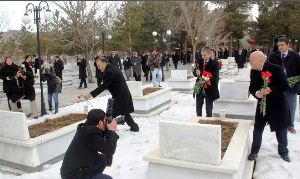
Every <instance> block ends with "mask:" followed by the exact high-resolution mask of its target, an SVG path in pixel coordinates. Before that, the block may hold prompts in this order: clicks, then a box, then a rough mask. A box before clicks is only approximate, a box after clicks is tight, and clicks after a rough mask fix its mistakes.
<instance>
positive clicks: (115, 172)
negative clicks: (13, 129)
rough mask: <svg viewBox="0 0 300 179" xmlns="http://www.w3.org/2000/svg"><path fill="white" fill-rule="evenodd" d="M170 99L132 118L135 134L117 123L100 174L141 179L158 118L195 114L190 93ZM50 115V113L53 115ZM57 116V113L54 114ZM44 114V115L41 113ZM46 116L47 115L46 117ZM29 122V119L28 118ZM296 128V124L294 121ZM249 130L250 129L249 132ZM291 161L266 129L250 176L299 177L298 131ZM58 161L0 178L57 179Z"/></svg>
mask: <svg viewBox="0 0 300 179" xmlns="http://www.w3.org/2000/svg"><path fill="white" fill-rule="evenodd" d="M108 98H109V96H105V97H101V98H96V99H93V100H90V103H88V102H82V103H76V104H74V105H71V106H67V107H64V108H62V109H61V110H60V111H63V112H61V113H60V114H58V115H63V114H65V113H69V112H83V106H84V105H88V106H89V107H90V108H91V107H94V108H101V109H103V110H105V107H106V102H107V99H108ZM172 100H173V101H176V104H174V105H173V106H172V107H170V108H169V109H168V110H166V111H164V112H162V113H161V114H160V115H157V116H154V117H150V118H143V117H139V118H135V120H136V122H137V123H138V124H139V126H140V132H139V133H133V132H129V131H128V129H129V127H128V126H126V125H124V126H118V131H117V133H118V134H119V136H120V139H119V141H118V147H117V151H116V153H115V155H114V161H113V165H112V167H110V168H106V170H105V171H104V173H106V174H109V175H111V176H112V177H113V178H114V179H129V178H130V179H144V178H145V172H146V170H147V165H148V163H147V162H145V161H143V160H142V158H143V156H144V154H145V153H146V152H148V151H149V150H150V149H151V148H152V147H153V146H154V145H158V122H159V121H160V120H166V119H167V120H174V121H185V120H188V119H189V118H190V117H191V116H192V115H194V114H195V101H194V100H193V98H192V95H186V94H183V93H177V92H173V95H172ZM53 116H54V115H53ZM56 116H57V115H56ZM45 117H47V116H45ZM48 117H49V116H48ZM28 122H29V123H31V122H33V121H28ZM296 129H298V130H299V129H300V123H299V122H297V123H296ZM250 132H251V131H250ZM288 139H289V149H290V157H291V159H292V162H291V163H287V162H284V161H283V160H282V159H280V157H279V156H278V154H277V142H276V137H275V133H271V132H270V130H269V128H266V130H265V132H264V136H263V145H262V148H261V151H260V153H259V157H258V160H257V165H256V170H255V173H254V179H299V178H300V142H299V141H300V132H298V133H297V134H296V135H290V134H289V136H288ZM61 163H62V162H58V163H56V164H54V165H47V166H45V167H44V169H43V170H42V171H41V172H37V173H30V174H24V175H21V176H13V175H9V174H1V173H0V179H59V178H60V175H59V169H60V166H61Z"/></svg>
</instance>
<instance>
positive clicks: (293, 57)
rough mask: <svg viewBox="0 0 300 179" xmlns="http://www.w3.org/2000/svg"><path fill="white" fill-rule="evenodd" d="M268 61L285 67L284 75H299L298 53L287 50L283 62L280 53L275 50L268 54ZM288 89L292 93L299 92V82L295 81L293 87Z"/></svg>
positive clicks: (299, 60) (299, 59)
mask: <svg viewBox="0 0 300 179" xmlns="http://www.w3.org/2000/svg"><path fill="white" fill-rule="evenodd" d="M269 62H271V63H274V64H276V65H279V66H281V67H283V65H284V66H285V69H286V76H287V77H288V78H289V77H292V76H299V75H300V56H299V54H297V53H295V52H293V51H288V54H287V56H286V57H285V58H284V60H283V63H282V60H281V53H280V52H276V53H273V54H272V55H270V57H269ZM289 91H292V92H293V93H297V92H298V93H299V92H300V83H297V84H296V85H295V86H294V87H293V89H289Z"/></svg>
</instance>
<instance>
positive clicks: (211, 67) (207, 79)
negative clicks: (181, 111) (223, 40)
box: [193, 47, 220, 117]
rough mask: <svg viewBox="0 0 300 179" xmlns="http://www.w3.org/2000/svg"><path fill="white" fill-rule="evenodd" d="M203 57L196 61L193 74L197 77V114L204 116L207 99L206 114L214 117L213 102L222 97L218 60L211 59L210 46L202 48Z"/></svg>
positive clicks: (195, 95) (195, 91)
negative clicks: (203, 110) (219, 86)
mask: <svg viewBox="0 0 300 179" xmlns="http://www.w3.org/2000/svg"><path fill="white" fill-rule="evenodd" d="M201 55H202V58H201V59H199V60H196V61H195V66H194V70H193V74H194V76H195V77H197V80H196V84H195V87H194V94H193V96H194V97H196V112H197V116H202V107H203V103H204V99H205V105H206V116H207V117H212V110H213V102H214V101H215V100H216V99H218V98H219V97H220V95H219V89H218V83H219V70H218V62H217V61H215V60H212V59H211V54H210V48H207V47H205V48H203V49H202V50H201Z"/></svg>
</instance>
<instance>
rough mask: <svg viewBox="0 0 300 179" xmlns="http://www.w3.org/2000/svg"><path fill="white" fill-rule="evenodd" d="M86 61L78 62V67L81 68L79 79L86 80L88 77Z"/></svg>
mask: <svg viewBox="0 0 300 179" xmlns="http://www.w3.org/2000/svg"><path fill="white" fill-rule="evenodd" d="M86 64H87V62H86V59H84V58H83V59H81V61H78V60H77V66H79V79H85V78H86V77H87V75H86Z"/></svg>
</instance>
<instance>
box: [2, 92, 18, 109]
mask: <svg viewBox="0 0 300 179" xmlns="http://www.w3.org/2000/svg"><path fill="white" fill-rule="evenodd" d="M13 95H14V93H10V92H6V97H7V103H8V108H9V110H11V107H10V104H9V100H10V98H11V97H12V96H13ZM17 106H18V108H19V109H20V108H22V105H21V101H18V102H17Z"/></svg>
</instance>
